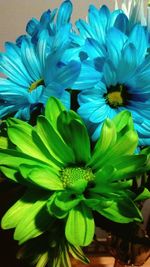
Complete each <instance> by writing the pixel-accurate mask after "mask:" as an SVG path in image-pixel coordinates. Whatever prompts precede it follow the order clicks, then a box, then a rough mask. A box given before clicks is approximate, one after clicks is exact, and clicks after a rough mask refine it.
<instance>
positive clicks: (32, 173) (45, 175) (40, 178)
mask: <svg viewBox="0 0 150 267" xmlns="http://www.w3.org/2000/svg"><path fill="white" fill-rule="evenodd" d="M19 170H20V172H21V174H22V175H23V177H25V178H28V179H29V181H32V182H33V183H34V184H35V185H38V186H40V187H42V188H44V189H47V190H63V185H62V182H61V180H60V178H59V172H58V171H57V170H55V169H54V168H53V169H52V168H50V167H48V166H45V167H44V168H43V167H41V166H30V165H26V164H21V165H20V166H19Z"/></svg>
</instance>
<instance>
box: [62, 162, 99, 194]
mask: <svg viewBox="0 0 150 267" xmlns="http://www.w3.org/2000/svg"><path fill="white" fill-rule="evenodd" d="M94 178H95V176H94V174H93V172H92V169H91V168H81V167H68V168H64V169H62V170H61V181H62V184H63V187H64V188H70V189H72V190H73V191H76V192H79V191H80V192H83V191H84V189H85V188H86V187H87V184H88V183H89V182H91V181H94Z"/></svg>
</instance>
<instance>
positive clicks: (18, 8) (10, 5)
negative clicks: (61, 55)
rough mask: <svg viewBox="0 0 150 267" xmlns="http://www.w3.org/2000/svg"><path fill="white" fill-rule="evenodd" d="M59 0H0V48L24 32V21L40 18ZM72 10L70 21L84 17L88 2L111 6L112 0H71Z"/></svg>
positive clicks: (57, 3)
mask: <svg viewBox="0 0 150 267" xmlns="http://www.w3.org/2000/svg"><path fill="white" fill-rule="evenodd" d="M62 2H63V1H61V0H25V1H23V0H0V50H2V49H3V46H4V42H5V41H15V39H16V38H17V37H18V36H19V35H21V34H23V33H25V26H26V23H27V22H28V21H29V20H30V19H31V18H32V17H36V18H40V15H41V13H42V12H43V11H45V10H47V9H54V8H56V7H58V6H59V5H60V4H61V3H62ZM72 3H73V5H74V11H73V16H72V21H73V22H74V21H75V20H77V19H78V18H80V17H82V18H85V17H86V15H87V11H88V6H89V4H94V5H95V6H96V7H99V6H100V5H101V4H107V5H109V7H111V8H112V6H113V0H112V1H108V0H101V1H100V0H72Z"/></svg>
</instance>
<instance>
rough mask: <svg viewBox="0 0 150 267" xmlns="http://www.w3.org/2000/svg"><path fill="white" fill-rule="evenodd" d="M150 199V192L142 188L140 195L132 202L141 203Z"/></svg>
mask: <svg viewBox="0 0 150 267" xmlns="http://www.w3.org/2000/svg"><path fill="white" fill-rule="evenodd" d="M149 198H150V191H149V190H148V189H147V188H144V190H143V192H142V193H140V194H139V195H138V196H137V197H136V198H135V200H134V201H143V200H146V199H149Z"/></svg>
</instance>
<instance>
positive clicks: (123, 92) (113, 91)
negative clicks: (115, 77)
mask: <svg viewBox="0 0 150 267" xmlns="http://www.w3.org/2000/svg"><path fill="white" fill-rule="evenodd" d="M104 97H105V99H106V102H107V103H108V104H109V106H111V107H112V108H117V107H119V106H125V105H126V103H127V100H128V99H129V94H128V92H127V89H126V87H125V86H124V85H120V84H117V85H116V86H111V87H110V88H109V89H108V93H107V94H105V95H104Z"/></svg>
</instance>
